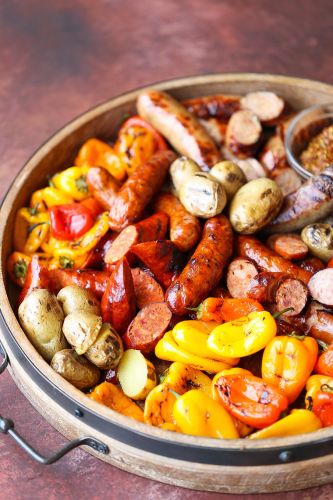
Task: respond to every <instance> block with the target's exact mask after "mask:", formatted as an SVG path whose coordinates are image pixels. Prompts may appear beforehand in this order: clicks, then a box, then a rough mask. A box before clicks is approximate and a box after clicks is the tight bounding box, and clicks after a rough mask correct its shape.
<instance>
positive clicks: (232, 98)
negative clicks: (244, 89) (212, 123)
mask: <svg viewBox="0 0 333 500" xmlns="http://www.w3.org/2000/svg"><path fill="white" fill-rule="evenodd" d="M183 105H184V106H185V108H186V109H188V111H190V113H192V114H193V115H194V116H196V117H197V118H219V119H220V120H223V121H224V122H225V123H227V122H228V120H229V118H230V116H231V115H232V114H233V113H234V112H235V111H238V110H239V108H240V97H239V96H236V95H222V94H218V95H209V96H205V97H195V98H193V99H186V100H185V101H183Z"/></svg>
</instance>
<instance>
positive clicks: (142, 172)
mask: <svg viewBox="0 0 333 500" xmlns="http://www.w3.org/2000/svg"><path fill="white" fill-rule="evenodd" d="M175 159H176V155H175V153H174V152H173V151H169V150H168V151H160V152H159V153H156V154H154V155H153V156H152V157H151V158H150V160H148V161H147V162H146V163H144V164H143V165H140V166H139V167H137V169H136V170H135V171H134V172H133V173H132V174H131V175H130V176H129V178H128V179H127V181H126V182H125V183H124V184H123V185H122V187H121V188H120V190H119V191H118V194H117V196H116V197H115V198H114V199H113V201H112V205H111V209H110V213H109V224H110V227H111V229H113V230H114V231H121V230H122V229H124V228H125V227H126V226H128V225H129V224H133V223H134V222H138V221H139V220H140V218H141V217H142V214H143V211H144V209H145V207H146V206H147V205H148V203H149V202H150V201H151V199H152V198H153V197H154V195H155V194H156V193H157V192H158V191H159V190H160V189H161V187H162V184H163V182H164V179H165V177H166V175H167V173H168V170H169V167H170V165H171V163H172V162H173V161H174V160H175Z"/></svg>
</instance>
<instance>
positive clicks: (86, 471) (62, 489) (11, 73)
mask: <svg viewBox="0 0 333 500" xmlns="http://www.w3.org/2000/svg"><path fill="white" fill-rule="evenodd" d="M332 24H333V13H332V1H331V0H316V1H313V0H297V1H291V0H279V1H276V2H273V1H270V0H229V1H227V0H225V1H223V0H167V1H166V0H72V1H68V0H57V1H53V2H52V1H50V0H49V1H45V0H24V1H23V0H0V190H1V192H0V196H2V195H3V194H4V193H5V191H6V189H7V187H8V186H9V184H10V182H11V180H12V179H13V177H14V175H15V173H16V172H18V170H19V169H20V168H21V166H22V165H23V163H24V162H25V161H26V159H27V158H28V157H29V156H30V155H31V154H32V153H33V151H34V150H35V149H36V148H37V147H38V146H39V145H40V144H41V143H42V142H43V141H45V140H46V139H47V138H48V136H49V135H50V134H52V133H53V132H55V131H56V130H57V129H58V128H60V127H61V126H62V125H63V124H64V123H66V122H67V121H69V120H70V119H72V118H73V117H75V116H76V115H78V114H79V113H82V112H83V111H85V110H87V109H88V108H89V107H91V106H94V105H95V104H97V103H99V102H101V101H103V100H105V99H107V98H109V97H112V96H115V95H117V94H119V93H122V92H124V91H126V90H129V89H133V88H135V87H138V86H141V85H144V84H150V83H152V82H154V81H158V80H163V79H169V78H173V77H177V76H187V75H194V74H200V73H218V72H238V71H249V72H270V73H280V74H290V75H294V76H301V77H306V78H313V79H317V80H322V81H325V82H329V83H332V84H333V73H332V67H333V51H332ZM0 403H1V404H0V412H1V414H2V415H4V416H6V417H10V418H12V419H13V420H14V421H15V423H16V426H17V429H18V430H19V431H20V432H21V433H22V434H23V436H25V437H27V438H29V440H30V442H31V443H32V444H34V445H35V446H37V447H38V448H39V449H41V450H42V451H44V452H49V451H50V450H55V449H57V448H58V447H59V446H60V445H61V444H63V443H64V442H65V440H64V439H63V438H62V437H61V436H60V435H59V434H58V433H57V432H56V431H54V430H53V429H52V428H51V427H50V426H49V424H48V423H46V422H45V421H44V420H43V419H42V418H41V417H40V416H39V414H38V413H36V411H35V410H34V409H33V408H32V407H31V406H30V404H29V403H28V402H27V401H26V400H25V399H24V397H23V396H22V395H21V394H20V393H19V391H18V390H17V388H16V387H15V385H14V383H13V382H12V381H11V379H10V377H9V375H8V374H7V373H6V374H4V375H2V376H1V379H0ZM332 496H333V488H332V487H331V486H324V487H322V488H315V489H312V490H308V491H307V492H299V493H288V494H283V495H280V494H276V495H260V496H259V495H258V496H257V497H255V498H257V499H266V498H276V499H277V498H282V497H283V498H284V499H286V500H293V499H295V500H296V499H301V498H302V499H304V500H307V499H312V498H317V499H318V500H326V499H329V498H332ZM14 498H15V499H29V500H30V499H32V498H33V499H42V498H43V499H44V498H47V499H48V500H58V499H62V500H65V499H70V498H80V499H81V500H85V499H88V498H89V499H94V498H106V499H117V500H122V499H126V500H131V499H137V498H140V499H141V498H145V499H146V500H155V499H160V498H167V499H172V500H176V499H182V500H186V499H198V500H199V499H200V500H206V499H209V500H212V499H215V498H219V499H226V500H231V499H232V498H235V499H237V498H240V497H237V496H230V495H216V494H210V493H206V494H205V493H195V492H191V491H188V490H183V489H180V488H174V487H171V486H167V485H162V484H159V483H155V482H153V481H149V480H146V479H142V478H139V477H136V476H131V475H130V474H127V473H125V472H122V471H119V470H117V469H114V468H112V467H111V466H109V465H106V464H104V463H102V462H99V461H98V460H96V459H95V458H93V457H91V456H90V455H88V454H86V453H85V452H83V451H82V450H77V451H74V452H72V453H71V454H70V455H68V456H67V457H66V458H64V459H62V460H61V461H60V462H59V463H57V464H55V465H53V466H49V467H42V466H40V465H38V464H35V463H33V462H32V461H31V460H30V459H28V458H27V457H26V455H25V454H24V453H23V452H21V451H20V450H19V449H18V448H17V446H16V445H15V444H13V442H12V441H11V440H10V439H9V438H8V437H6V436H2V437H0V500H5V499H6V500H11V499H14ZM247 498H248V499H251V498H254V496H253V497H252V496H247Z"/></svg>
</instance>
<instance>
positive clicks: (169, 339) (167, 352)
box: [155, 331, 231, 373]
mask: <svg viewBox="0 0 333 500" xmlns="http://www.w3.org/2000/svg"><path fill="white" fill-rule="evenodd" d="M155 354H156V356H157V357H158V358H159V359H164V360H166V361H180V362H181V363H185V364H188V365H191V366H193V367H194V368H198V369H199V370H203V371H206V372H210V373H218V372H220V371H222V370H225V369H227V368H231V366H230V365H228V364H227V363H224V362H223V361H218V360H215V359H207V358H202V357H200V356H196V355H195V354H191V353H189V352H187V351H185V350H184V349H182V348H181V347H180V346H179V345H178V344H177V343H176V342H175V340H174V338H173V336H172V331H169V332H167V333H165V334H164V337H163V338H162V339H161V340H159V342H158V343H157V345H156V347H155Z"/></svg>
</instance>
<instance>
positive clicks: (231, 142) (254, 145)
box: [225, 109, 262, 158]
mask: <svg viewBox="0 0 333 500" xmlns="http://www.w3.org/2000/svg"><path fill="white" fill-rule="evenodd" d="M261 137H262V128H261V125H260V121H259V119H258V117H257V116H256V115H255V114H254V113H252V111H250V110H248V109H241V110H239V111H236V112H235V113H234V114H233V115H232V116H231V118H230V120H229V122H228V126H227V131H226V138H225V144H226V148H227V149H228V150H229V151H230V153H231V154H232V155H234V156H236V157H238V158H248V157H250V156H254V155H255V153H256V152H257V150H258V147H259V145H260V141H261Z"/></svg>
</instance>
